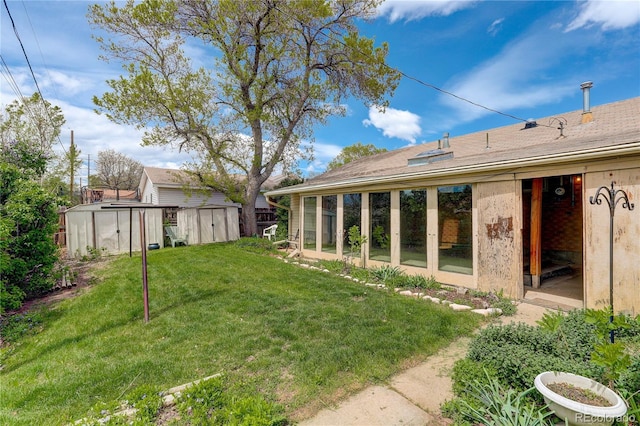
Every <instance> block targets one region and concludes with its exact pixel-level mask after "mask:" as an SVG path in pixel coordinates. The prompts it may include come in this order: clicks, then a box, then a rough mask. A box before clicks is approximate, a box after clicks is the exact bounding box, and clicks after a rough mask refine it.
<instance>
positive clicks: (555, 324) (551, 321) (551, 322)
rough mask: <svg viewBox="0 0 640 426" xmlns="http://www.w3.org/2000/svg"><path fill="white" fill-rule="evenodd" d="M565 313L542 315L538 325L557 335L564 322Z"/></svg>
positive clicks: (548, 312) (546, 313)
mask: <svg viewBox="0 0 640 426" xmlns="http://www.w3.org/2000/svg"><path fill="white" fill-rule="evenodd" d="M564 316H565V315H564V313H563V312H562V311H547V312H545V313H544V314H543V315H542V318H540V319H539V320H538V321H536V324H538V326H539V327H540V328H541V329H542V330H545V331H548V332H549V333H556V332H558V331H559V330H560V325H561V324H562V322H563V321H564Z"/></svg>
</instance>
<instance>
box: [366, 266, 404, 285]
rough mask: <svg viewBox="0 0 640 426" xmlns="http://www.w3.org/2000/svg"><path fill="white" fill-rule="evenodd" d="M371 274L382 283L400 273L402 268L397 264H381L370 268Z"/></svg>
mask: <svg viewBox="0 0 640 426" xmlns="http://www.w3.org/2000/svg"><path fill="white" fill-rule="evenodd" d="M370 272H371V275H372V276H373V277H374V278H375V279H376V280H378V281H380V282H382V283H387V282H388V281H390V280H392V279H393V278H396V277H399V276H401V275H402V270H401V269H400V268H399V267H397V266H390V265H382V266H377V267H374V268H371V269H370Z"/></svg>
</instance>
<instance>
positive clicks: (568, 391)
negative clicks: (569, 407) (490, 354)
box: [547, 383, 613, 407]
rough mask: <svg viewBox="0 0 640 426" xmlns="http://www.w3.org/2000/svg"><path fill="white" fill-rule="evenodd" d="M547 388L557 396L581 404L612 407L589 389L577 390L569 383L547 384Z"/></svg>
mask: <svg viewBox="0 0 640 426" xmlns="http://www.w3.org/2000/svg"><path fill="white" fill-rule="evenodd" d="M547 388H549V389H550V390H551V391H553V392H555V393H557V394H558V395H561V396H564V397H565V398H568V399H570V400H572V401H576V402H579V403H581V404H587V405H594V406H596V407H611V406H612V405H613V404H611V401H609V400H608V399H607V398H605V397H603V396H600V395H597V394H596V393H594V392H593V391H591V390H590V389H584V388H579V387H577V386H573V385H571V384H569V383H549V384H548V385H547Z"/></svg>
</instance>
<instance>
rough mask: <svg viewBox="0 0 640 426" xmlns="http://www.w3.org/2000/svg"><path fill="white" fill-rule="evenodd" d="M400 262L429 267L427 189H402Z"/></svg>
mask: <svg viewBox="0 0 640 426" xmlns="http://www.w3.org/2000/svg"><path fill="white" fill-rule="evenodd" d="M400 264H402V265H407V266H418V267H423V268H426V267H427V191H426V190H425V189H408V190H404V191H400Z"/></svg>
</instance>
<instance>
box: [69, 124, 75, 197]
mask: <svg viewBox="0 0 640 426" xmlns="http://www.w3.org/2000/svg"><path fill="white" fill-rule="evenodd" d="M75 152H76V147H75V146H74V145H73V130H72V131H71V147H70V148H69V157H70V160H71V161H70V162H69V163H70V166H71V168H70V174H71V178H70V179H69V198H70V199H71V205H73V179H74V177H75V176H74V175H75V164H74V161H75V158H74V154H75Z"/></svg>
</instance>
